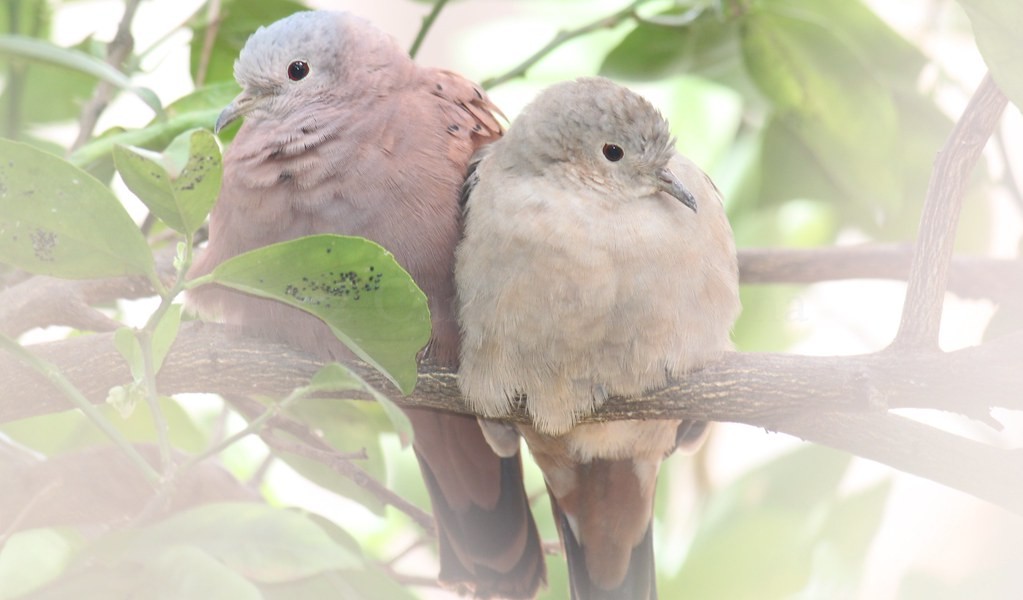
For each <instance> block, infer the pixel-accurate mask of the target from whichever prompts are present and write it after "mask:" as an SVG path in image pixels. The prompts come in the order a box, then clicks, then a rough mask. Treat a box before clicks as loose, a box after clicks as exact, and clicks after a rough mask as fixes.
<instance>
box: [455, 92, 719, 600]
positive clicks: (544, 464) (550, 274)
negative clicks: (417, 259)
mask: <svg viewBox="0 0 1023 600" xmlns="http://www.w3.org/2000/svg"><path fill="white" fill-rule="evenodd" d="M463 201H464V202H465V207H464V215H465V216H464V218H465V223H464V233H463V239H462V242H461V244H460V246H459V247H458V250H457V254H456V267H455V273H456V275H455V277H456V282H457V286H458V296H459V313H458V314H459V319H460V321H461V328H462V347H461V355H462V358H461V368H460V371H459V376H460V382H461V387H462V390H463V393H464V394H465V396H466V399H467V401H468V402H469V405H470V406H471V407H472V408H473V409H475V410H476V411H477V412H478V413H479V414H481V415H485V416H487V417H494V418H500V417H503V416H506V415H508V414H509V411H510V410H511V409H512V408H513V405H514V403H515V402H516V401H517V399H518V398H520V397H522V396H524V397H525V407H526V410H527V412H528V414H529V416H530V417H531V418H532V424H531V425H519V426H518V427H517V430H518V432H520V433H521V435H522V436H523V437H525V439H526V442H527V443H528V445H529V448H530V450H531V451H532V453H533V456H534V457H535V459H536V462H537V464H538V465H539V466H540V469H541V470H542V471H543V473H544V478H545V479H546V482H547V487H548V491H549V492H550V495H551V500H552V504H553V506H554V513H555V521H556V522H557V524H558V527H559V529H560V533H561V538H562V543H563V545H564V547H565V552H566V555H567V559H568V566H569V573H570V582H571V586H572V597H573V598H577V599H580V600H594V599H600V598H618V599H629V600H642V599H646V598H654V597H656V582H655V576H654V559H653V545H652V537H651V535H652V533H651V520H652V510H653V498H654V487H655V483H656V478H657V473H658V470H659V468H660V464H661V461H662V459H663V458H665V457H666V456H667V455H668V454H670V453H671V452H672V451H673V450H675V448H676V447H677V446H678V445H679V443H685V442H689V443H692V442H693V441H694V440H699V439H701V438H702V436H701V435H700V434H699V432H701V431H702V430H703V426H704V424H703V423H692V422H680V421H678V420H671V421H618V422H608V423H602V424H577V422H578V421H579V419H580V418H581V417H583V416H585V415H587V414H589V413H591V412H593V411H594V409H596V408H597V407H599V406H600V405H601V403H602V402H603V401H604V400H606V398H607V397H608V395H621V396H630V395H635V394H640V393H642V392H644V391H645V390H649V389H651V388H658V387H662V386H664V385H665V384H666V382H667V381H668V378H669V377H684V376H685V375H686V373H688V372H690V371H691V370H693V369H696V368H699V367H701V366H703V365H705V364H707V363H708V362H710V361H714V360H715V359H718V358H719V357H720V356H721V355H722V354H723V353H724V352H725V351H726V350H728V349H729V348H730V347H731V342H730V339H729V334H730V329H731V326H732V324H733V322H734V320H735V318H736V316H737V315H738V312H739V299H738V268H737V265H736V256H735V246H734V242H733V239H732V232H731V228H730V227H729V225H728V220H727V218H726V216H725V212H724V208H723V206H722V202H721V197H720V194H719V193H718V190H717V189H716V188H715V186H714V184H713V183H712V182H711V180H710V179H709V178H708V177H707V175H705V174H704V173H703V172H702V171H700V169H698V168H697V167H696V166H695V165H694V164H693V163H692V162H690V161H689V160H688V159H686V158H685V157H683V156H681V155H680V154H678V153H677V152H676V150H675V148H674V140H673V139H672V137H671V134H670V133H669V130H668V124H667V122H666V121H665V120H664V118H663V117H662V116H661V115H660V114H659V113H658V112H657V110H655V109H654V107H653V106H651V105H650V103H649V102H647V101H646V100H644V99H643V98H642V97H640V96H639V95H637V94H635V93H633V92H631V91H629V90H627V89H625V88H623V87H620V86H618V85H616V84H614V83H611V82H610V81H608V80H606V79H600V78H588V79H580V80H577V81H573V82H568V83H561V84H558V85H555V86H553V87H551V88H549V89H547V90H546V91H544V92H543V93H541V94H540V95H539V96H538V97H537V98H536V100H534V101H533V102H532V104H530V105H529V106H528V107H527V108H526V109H525V110H524V111H523V113H522V114H521V115H520V116H519V117H518V118H517V119H516V120H515V122H514V123H513V124H512V126H511V127H510V128H509V130H508V132H507V133H506V134H505V136H504V137H503V138H502V139H500V140H498V141H496V142H494V143H493V144H490V145H488V146H486V147H485V148H483V149H482V150H481V151H480V152H479V153H478V155H477V157H476V159H475V160H474V168H473V169H472V171H471V174H470V177H469V179H468V181H467V182H466V187H465V189H464V191H463ZM483 423H484V426H485V428H486V431H487V433H488V440H489V441H490V442H491V444H492V445H493V446H494V447H495V450H496V451H498V453H500V454H506V455H508V456H513V455H514V454H515V452H517V451H518V439H517V435H515V430H513V429H510V428H509V427H508V426H506V425H501V424H498V423H494V422H491V423H489V424H487V423H486V422H483Z"/></svg>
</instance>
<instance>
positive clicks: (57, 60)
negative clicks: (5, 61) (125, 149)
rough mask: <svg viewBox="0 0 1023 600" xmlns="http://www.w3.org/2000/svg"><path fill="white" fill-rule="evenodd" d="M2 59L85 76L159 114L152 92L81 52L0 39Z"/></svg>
mask: <svg viewBox="0 0 1023 600" xmlns="http://www.w3.org/2000/svg"><path fill="white" fill-rule="evenodd" d="M3 55H6V56H7V57H8V58H9V59H10V60H19V61H32V62H39V63H44V64H50V65H55V66H59V67H63V68H65V69H70V70H72V71H75V72H78V73H83V74H86V75H89V76H91V77H94V78H96V79H99V80H100V81H105V82H107V83H109V84H110V85H112V86H114V87H117V88H120V89H123V90H127V91H129V92H131V93H133V94H135V95H136V96H138V97H139V98H140V99H141V100H142V101H143V102H145V103H146V104H148V105H149V107H150V108H152V109H153V110H154V111H155V112H156V113H157V114H160V113H162V112H163V105H162V104H161V103H160V99H159V98H158V97H157V96H156V94H154V93H153V91H152V90H150V89H148V88H144V87H139V86H135V85H133V84H132V82H131V79H129V78H128V76H127V75H125V74H124V73H122V72H120V71H118V70H117V69H115V68H114V67H112V66H110V65H109V64H107V63H106V62H105V61H103V60H100V59H98V58H96V57H95V56H90V55H88V54H85V53H84V52H81V51H78V50H73V49H70V48H61V47H60V46H56V45H54V44H52V43H50V42H47V41H45V40H39V39H35V38H31V37H27V36H21V35H0V56H3Z"/></svg>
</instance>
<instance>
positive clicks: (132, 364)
mask: <svg viewBox="0 0 1023 600" xmlns="http://www.w3.org/2000/svg"><path fill="white" fill-rule="evenodd" d="M114 348H117V352H118V354H120V355H121V356H122V357H124V360H125V361H127V363H128V367H129V368H130V369H131V376H132V378H133V379H134V380H135V381H140V380H141V379H142V378H143V377H145V374H146V365H145V362H144V361H143V358H142V345H141V344H139V339H138V336H136V335H135V330H134V329H132V328H131V327H121V328H119V329H118V330H117V331H115V332H114Z"/></svg>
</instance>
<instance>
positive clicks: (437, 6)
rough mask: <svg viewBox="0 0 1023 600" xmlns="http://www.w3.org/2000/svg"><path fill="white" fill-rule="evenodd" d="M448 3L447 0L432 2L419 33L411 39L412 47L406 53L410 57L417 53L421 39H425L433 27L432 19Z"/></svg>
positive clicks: (433, 19)
mask: <svg viewBox="0 0 1023 600" xmlns="http://www.w3.org/2000/svg"><path fill="white" fill-rule="evenodd" d="M447 3H448V0H437V1H436V2H434V3H433V9H431V10H430V14H428V15H426V16H425V17H423V24H422V25H421V26H420V27H419V33H417V34H416V39H415V40H413V41H412V47H411V48H409V50H408V55H409V56H411V57H412V58H415V57H416V54H419V47H420V46H422V45H423V41H424V40H425V39H426V34H427V33H429V32H430V28H431V27H433V23H434V21H436V20H437V17H438V16H439V15H440V11H442V10H444V5H446V4H447Z"/></svg>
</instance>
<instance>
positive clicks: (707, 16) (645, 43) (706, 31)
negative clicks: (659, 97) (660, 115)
mask: <svg viewBox="0 0 1023 600" xmlns="http://www.w3.org/2000/svg"><path fill="white" fill-rule="evenodd" d="M681 11H682V9H681V8H678V9H672V10H669V11H667V12H665V13H663V14H662V15H661V16H665V15H667V16H674V15H678V14H680V13H681ZM737 34H738V25H737V23H735V22H734V21H729V20H726V19H724V18H722V17H721V16H720V15H718V14H716V13H715V12H714V11H709V10H705V11H704V12H703V14H701V15H700V16H699V17H698V18H696V19H695V20H693V21H692V22H691V23H687V24H685V25H681V26H668V25H660V24H655V23H641V24H639V25H637V26H636V28H635V29H633V30H632V31H631V32H629V34H628V35H626V36H625V38H624V39H622V41H621V43H619V44H618V45H617V46H616V47H615V48H614V49H613V50H611V52H610V53H608V55H607V56H606V57H605V58H604V62H603V64H602V65H601V66H600V74H601V75H604V76H607V77H613V78H615V79H623V80H626V81H636V80H641V81H650V80H659V79H664V78H666V77H671V76H674V75H698V76H702V77H707V78H709V79H714V80H717V81H720V82H722V83H726V82H734V81H735V79H736V78H737V76H738V77H741V71H742V61H741V60H740V59H739V56H740V54H739V36H738V35H737Z"/></svg>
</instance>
